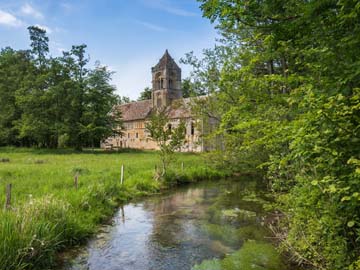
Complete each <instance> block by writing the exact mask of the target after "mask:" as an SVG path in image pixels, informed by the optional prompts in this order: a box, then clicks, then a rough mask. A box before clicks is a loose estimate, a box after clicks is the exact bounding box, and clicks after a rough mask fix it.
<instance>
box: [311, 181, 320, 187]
mask: <svg viewBox="0 0 360 270" xmlns="http://www.w3.org/2000/svg"><path fill="white" fill-rule="evenodd" d="M318 183H319V182H318V181H317V180H313V181H311V184H312V185H313V186H316V185H317V184H318Z"/></svg>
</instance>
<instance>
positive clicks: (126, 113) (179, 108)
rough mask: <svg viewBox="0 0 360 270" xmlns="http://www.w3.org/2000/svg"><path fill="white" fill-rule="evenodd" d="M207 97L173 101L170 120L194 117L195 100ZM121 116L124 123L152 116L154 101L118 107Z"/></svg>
mask: <svg viewBox="0 0 360 270" xmlns="http://www.w3.org/2000/svg"><path fill="white" fill-rule="evenodd" d="M204 98H206V96H201V97H190V98H180V99H176V100H173V102H172V104H171V106H170V107H169V112H168V113H169V114H168V116H169V118H170V119H178V118H188V117H191V116H192V113H191V106H192V102H194V101H195V99H204ZM117 108H118V109H119V110H120V111H121V116H122V119H123V120H124V121H133V120H142V119H146V118H147V117H149V116H150V114H151V111H152V100H151V99H148V100H143V101H136V102H131V103H127V104H122V105H118V107H117Z"/></svg>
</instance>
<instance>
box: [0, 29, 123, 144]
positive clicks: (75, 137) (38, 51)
mask: <svg viewBox="0 0 360 270" xmlns="http://www.w3.org/2000/svg"><path fill="white" fill-rule="evenodd" d="M28 30H29V34H30V40H31V50H19V51H15V50H13V49H11V48H4V49H2V50H1V52H0V74H1V76H0V96H1V99H0V145H18V146H37V147H51V148H55V147H59V146H61V147H65V146H69V147H74V148H76V149H81V148H82V147H84V146H93V145H99V142H100V141H101V140H102V139H104V138H106V137H108V136H110V135H111V134H112V133H113V132H114V130H116V126H117V125H121V123H119V121H114V119H113V116H112V114H111V113H109V112H110V111H111V109H112V107H113V105H114V104H116V102H117V96H116V95H115V90H116V89H115V87H114V86H112V85H111V76H112V72H110V71H109V70H108V69H107V68H106V67H105V66H102V65H100V63H99V62H97V63H96V65H95V68H93V69H91V68H89V67H88V62H89V59H88V56H87V54H86V47H87V46H86V45H85V44H82V45H79V46H73V47H72V49H71V50H70V51H69V52H63V55H62V56H61V57H49V56H48V53H49V45H48V42H49V38H48V37H47V36H46V31H45V30H43V29H41V28H39V27H37V26H31V27H29V28H28Z"/></svg>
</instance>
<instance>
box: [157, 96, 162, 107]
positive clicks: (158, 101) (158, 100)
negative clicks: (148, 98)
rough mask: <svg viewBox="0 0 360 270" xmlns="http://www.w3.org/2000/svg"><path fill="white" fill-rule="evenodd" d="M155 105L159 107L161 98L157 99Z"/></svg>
mask: <svg viewBox="0 0 360 270" xmlns="http://www.w3.org/2000/svg"><path fill="white" fill-rule="evenodd" d="M156 105H157V106H158V107H161V98H158V99H157V101H156Z"/></svg>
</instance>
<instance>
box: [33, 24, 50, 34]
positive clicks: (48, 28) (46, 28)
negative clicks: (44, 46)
mask: <svg viewBox="0 0 360 270" xmlns="http://www.w3.org/2000/svg"><path fill="white" fill-rule="evenodd" d="M35 26H37V27H39V28H41V29H43V30H45V31H46V33H47V34H51V33H52V32H53V30H52V29H51V28H50V27H48V26H46V25H40V24H35Z"/></svg>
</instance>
